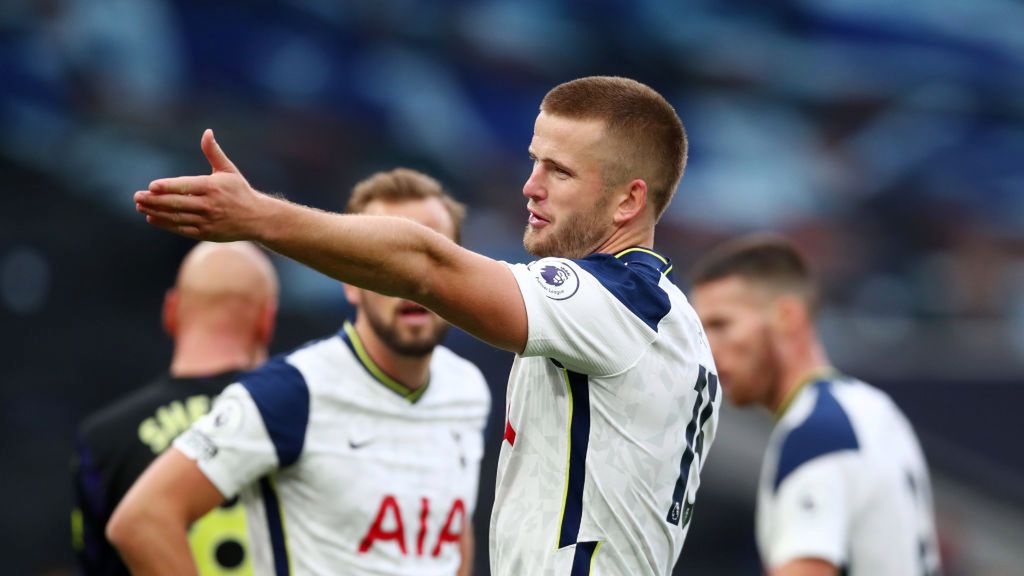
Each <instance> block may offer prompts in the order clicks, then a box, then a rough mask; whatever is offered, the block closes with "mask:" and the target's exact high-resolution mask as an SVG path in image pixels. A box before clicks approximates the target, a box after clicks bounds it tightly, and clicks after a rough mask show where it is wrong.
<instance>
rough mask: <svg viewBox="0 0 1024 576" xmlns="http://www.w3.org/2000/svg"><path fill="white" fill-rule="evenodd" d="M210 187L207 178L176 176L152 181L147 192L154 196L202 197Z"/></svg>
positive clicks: (210, 183)
mask: <svg viewBox="0 0 1024 576" xmlns="http://www.w3.org/2000/svg"><path fill="white" fill-rule="evenodd" d="M211 185H212V182H211V181H210V177H209V176H178V177H177V178H161V179H159V180H153V181H152V182H150V183H149V190H150V192H154V193H156V194H187V195H192V196H202V195H204V194H206V193H207V192H208V191H209V189H210V186H211Z"/></svg>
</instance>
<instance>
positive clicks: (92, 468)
mask: <svg viewBox="0 0 1024 576" xmlns="http://www.w3.org/2000/svg"><path fill="white" fill-rule="evenodd" d="M71 478H72V483H73V488H74V508H73V509H72V511H71V543H72V547H73V548H74V550H75V555H76V557H77V558H78V565H79V568H80V573H82V574H86V575H89V576H92V575H103V576H107V575H113V574H128V570H127V568H126V567H125V565H124V564H123V563H122V561H121V557H120V556H119V555H118V553H117V550H115V549H114V547H113V546H111V545H110V543H109V542H108V541H107V537H106V529H107V521H108V520H109V519H110V515H111V513H113V510H111V509H110V507H111V505H112V504H111V503H110V502H109V501H108V497H107V495H106V490H105V488H104V481H103V476H102V474H101V472H100V469H99V466H98V463H97V462H96V458H95V453H94V452H93V451H92V450H91V449H90V447H89V444H88V443H87V441H86V439H85V437H84V436H82V435H79V436H78V438H77V441H76V442H75V451H74V454H73V455H72V458H71ZM114 504H116V503H114Z"/></svg>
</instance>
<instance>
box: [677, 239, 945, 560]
mask: <svg viewBox="0 0 1024 576" xmlns="http://www.w3.org/2000/svg"><path fill="white" fill-rule="evenodd" d="M692 276H693V278H692V279H693V284H694V290H693V294H692V296H693V302H694V306H695V307H696V309H697V312H698V313H699V314H700V317H701V320H702V321H703V322H704V327H705V329H706V330H707V333H708V337H709V339H710V341H711V347H712V350H714V353H715V361H716V363H717V365H718V369H719V370H720V375H721V378H722V386H723V389H724V390H725V393H726V395H727V396H728V397H729V399H730V400H731V401H732V402H733V403H735V404H737V405H739V406H745V405H749V404H759V405H761V406H764V407H765V408H767V409H768V410H771V411H772V412H773V413H774V414H775V420H776V424H775V429H774V431H773V432H772V435H771V439H770V441H769V444H768V451H767V454H766V455H765V458H764V462H763V465H762V470H761V480H760V488H759V491H758V501H757V526H756V531H757V542H758V547H759V549H760V552H761V557H762V560H763V563H764V565H765V568H766V570H768V572H769V574H770V575H771V576H797V575H801V576H804V575H806V576H819V575H820V576H826V575H828V576H833V575H836V574H852V575H859V576H909V575H913V574H919V575H927V576H932V575H935V574H938V573H939V551H938V547H937V544H936V532H935V523H934V518H933V513H932V496H931V487H930V481H929V476H928V468H927V466H926V464H925V459H924V455H923V453H922V451H921V448H920V446H919V445H918V442H917V438H916V436H915V435H914V430H913V429H912V428H911V426H910V423H909V422H908V421H907V419H906V418H905V417H904V416H903V414H902V413H901V412H900V410H899V408H897V406H896V405H895V404H894V403H893V401H892V400H891V399H890V398H889V396H887V395H886V394H885V393H883V392H881V391H880V390H878V389H876V388H873V387H871V386H869V385H867V384H865V383H863V382H861V381H859V380H856V379H854V378H851V377H849V376H844V375H842V374H840V373H838V372H836V371H835V369H834V368H832V366H831V364H830V362H829V360H828V356H827V355H826V353H825V349H824V347H823V346H822V343H821V341H820V340H819V338H818V334H817V331H816V330H815V327H814V320H815V312H816V310H817V305H818V286H817V284H816V283H815V281H814V279H813V278H812V276H811V273H810V272H809V271H808V265H807V263H806V261H805V260H804V257H803V256H802V255H801V254H800V253H799V252H798V251H797V250H796V249H795V247H794V246H792V245H791V244H790V243H789V242H787V241H785V240H783V239H781V238H776V237H773V236H752V237H746V238H742V239H738V240H735V241H732V242H729V243H726V244H724V245H722V246H720V247H719V248H717V249H716V250H714V251H713V252H711V253H709V254H708V255H707V256H706V257H705V259H703V260H702V261H701V262H699V263H697V265H696V266H695V267H694V269H693V274H692Z"/></svg>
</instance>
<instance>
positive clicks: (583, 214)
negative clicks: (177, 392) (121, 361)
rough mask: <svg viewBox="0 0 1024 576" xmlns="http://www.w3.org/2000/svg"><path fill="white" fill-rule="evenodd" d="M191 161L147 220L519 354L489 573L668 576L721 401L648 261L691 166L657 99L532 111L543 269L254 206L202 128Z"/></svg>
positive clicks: (590, 87) (666, 264)
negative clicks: (198, 164)
mask: <svg viewBox="0 0 1024 576" xmlns="http://www.w3.org/2000/svg"><path fill="white" fill-rule="evenodd" d="M202 148H203V151H204V153H205V154H206V156H207V158H208V159H209V161H210V163H211V165H212V167H213V169H214V171H213V173H212V174H211V175H208V176H192V177H182V178H172V179H165V180H158V181H155V182H153V183H152V184H151V185H150V188H149V190H146V191H142V192H138V193H136V195H135V201H136V206H137V209H138V210H139V211H140V212H142V213H144V214H145V215H146V218H147V221H148V222H150V223H151V224H153V225H155V226H157V227H160V228H163V229H166V230H170V231H173V232H177V233H180V234H184V235H186V236H191V237H201V238H207V239H215V240H229V239H234V238H252V239H255V240H257V241H259V242H261V243H263V244H264V245H266V246H267V247H269V248H271V249H273V250H275V251H277V252H280V253H282V254H284V255H287V256H290V257H292V258H295V259H296V260H299V261H300V262H303V263H305V264H307V265H309V266H311V267H313V268H316V269H317V270H320V271H322V272H324V273H326V274H329V275H331V276H333V277H335V278H338V279H340V280H342V281H345V282H348V283H351V284H354V285H357V286H361V287H363V288H365V289H369V290H373V291H377V292H381V293H384V294H389V295H395V296H400V297H403V298H408V299H410V300H413V301H415V302H418V303H420V304H422V305H423V306H425V307H427V308H429V309H430V310H433V311H434V312H436V313H438V314H439V315H440V316H441V317H443V318H446V319H447V320H449V321H450V322H452V323H453V324H455V325H457V326H460V327H462V328H463V329H465V330H467V331H468V332H470V333H471V334H473V335H475V336H477V337H479V338H480V339H482V340H484V341H486V342H489V343H491V344H493V345H495V346H497V347H500V348H503V349H506V350H511V351H513V352H515V353H516V354H517V356H516V359H515V362H514V364H513V366H512V370H511V374H510V376H509V385H508V397H507V404H506V413H507V415H508V416H507V422H506V426H505V435H504V438H505V440H504V442H503V444H502V452H501V456H500V459H499V463H498V479H497V492H496V494H495V503H494V510H493V512H492V516H491V537H490V552H491V567H492V572H493V573H494V574H495V575H498V576H519V575H523V574H531V575H533V574H537V575H557V576H570V575H572V576H577V575H580V574H605V575H620V574H661V575H667V574H669V573H670V572H671V571H672V567H673V565H674V564H675V562H676V560H677V559H678V557H679V554H680V551H681V549H682V546H683V540H684V539H685V537H686V533H687V530H688V529H689V526H690V520H691V517H692V511H693V506H694V502H695V499H696V494H697V489H698V487H699V485H700V471H701V468H702V466H703V464H704V461H705V459H706V458H707V454H708V450H709V448H710V446H711V443H712V441H713V439H714V436H715V430H716V427H717V423H718V407H719V405H720V403H721V393H720V390H719V385H718V379H717V376H716V371H715V366H714V361H713V360H712V356H711V351H710V349H709V348H708V345H707V343H706V341H705V339H704V338H703V333H702V331H701V326H700V321H699V320H698V319H697V316H696V314H695V313H694V311H693V309H692V308H691V307H690V305H689V304H688V303H687V300H686V297H685V296H684V295H683V293H682V292H681V291H680V290H679V289H678V288H677V287H676V286H675V284H674V283H673V281H672V275H671V273H672V265H671V263H670V261H669V260H668V259H667V258H665V257H664V256H662V255H661V254H659V253H658V252H656V251H654V249H653V246H654V229H655V224H656V223H657V221H658V219H659V218H660V217H661V214H662V213H663V212H664V210H665V208H666V206H667V205H668V203H669V201H670V199H671V197H672V194H673V193H674V191H675V188H676V185H677V183H678V182H679V178H680V176H681V175H682V172H683V166H684V164H685V159H686V137H685V133H684V131H683V126H682V123H681V122H680V120H679V117H678V116H677V115H676V113H675V111H674V110H673V109H672V107H671V106H670V105H669V104H668V103H667V102H666V101H665V99H664V98H662V97H661V95H659V94H658V93H657V92H655V91H654V90H652V89H651V88H649V87H647V86H645V85H643V84H640V83H638V82H635V81H633V80H628V79H623V78H613V77H590V78H582V79H579V80H574V81H571V82H567V83H565V84H561V85H559V86H557V87H555V88H554V89H553V90H551V91H550V92H549V93H548V94H547V95H546V96H545V98H544V100H543V102H542V103H541V107H540V114H539V115H538V117H537V121H536V124H535V126H534V134H533V140H532V141H531V143H530V146H529V154H530V158H531V159H532V160H533V169H532V172H531V173H530V176H529V178H528V180H527V181H526V184H525V185H524V186H523V196H524V197H525V200H526V206H525V210H524V211H523V218H524V221H525V223H526V232H525V235H524V244H525V246H526V248H527V250H528V251H530V253H532V254H533V255H535V256H537V257H538V260H536V261H534V262H532V263H530V264H525V265H524V264H507V263H504V262H499V261H495V260H492V259H490V258H487V257H485V256H483V255H480V254H476V253H473V252H470V251H468V250H465V249H462V248H460V247H459V246H457V245H456V244H455V243H453V242H451V241H450V240H449V239H448V238H445V237H444V236H443V235H441V234H438V233H436V232H434V231H431V230H430V229H428V228H426V227H423V226H419V225H417V224H415V223H410V222H407V221H404V220H399V219H394V218H384V217H370V216H338V215H331V214H326V213H323V212H319V211H316V210H312V209H309V208H304V207H302V206H297V205H295V204H291V203H289V202H286V201H284V200H280V199H277V198H273V197H271V196H268V195H264V194H261V193H259V192H257V191H255V190H254V189H253V188H252V187H251V186H249V184H248V183H247V182H246V180H245V179H244V178H243V177H242V175H241V174H240V173H239V171H238V169H237V168H236V167H235V166H234V165H233V164H232V163H231V162H230V160H228V158H227V156H226V155H225V154H224V152H223V151H222V150H221V149H220V147H219V146H218V145H217V143H216V141H215V140H214V138H213V134H212V132H207V133H205V134H204V135H203V140H202ZM453 152H455V151H453Z"/></svg>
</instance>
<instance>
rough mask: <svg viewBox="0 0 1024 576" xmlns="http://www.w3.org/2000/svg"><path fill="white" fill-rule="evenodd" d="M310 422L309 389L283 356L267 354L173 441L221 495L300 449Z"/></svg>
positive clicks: (279, 465)
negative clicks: (267, 357) (272, 357)
mask: <svg viewBox="0 0 1024 576" xmlns="http://www.w3.org/2000/svg"><path fill="white" fill-rule="evenodd" d="M308 422H309V390H308V388H307V387H306V383H305V380H304V379H303V377H302V374H301V373H300V372H299V371H298V369H296V368H295V367H294V366H292V365H291V364H288V363H287V362H286V361H285V360H283V359H275V360H271V361H270V362H268V363H267V364H265V365H264V366H263V367H261V368H259V369H258V370H256V371H254V372H251V373H249V374H247V375H245V376H244V377H243V378H242V380H241V382H239V383H236V384H232V385H231V386H228V387H227V388H225V389H224V392H223V393H221V395H220V396H218V397H217V400H216V401H215V402H214V405H213V408H212V409H211V410H210V413H209V414H207V415H205V416H203V417H202V418H200V419H199V420H197V421H196V423H195V424H194V425H193V426H192V427H191V428H189V430H188V431H186V432H185V433H184V434H182V435H181V436H179V437H178V438H177V439H176V440H175V441H174V447H175V448H177V449H178V450H180V451H181V452H182V453H183V454H185V455H186V456H188V457H189V458H191V459H193V460H195V461H196V463H197V464H198V465H199V469H200V470H202V472H203V474H205V475H206V477H207V478H209V479H210V482H212V483H213V485H214V486H216V487H217V489H218V490H219V491H220V492H221V494H223V495H224V497H225V498H231V497H234V496H235V495H237V494H238V493H239V491H241V489H242V488H244V487H245V486H247V485H248V484H250V483H252V482H254V481H255V480H257V479H259V478H261V477H263V476H265V475H266V474H268V473H269V472H271V471H273V470H276V469H279V468H285V467H287V466H290V465H292V464H294V463H295V462H296V461H297V460H298V459H299V456H300V455H301V454H302V448H303V445H304V443H305V435H306V428H307V425H308Z"/></svg>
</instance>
